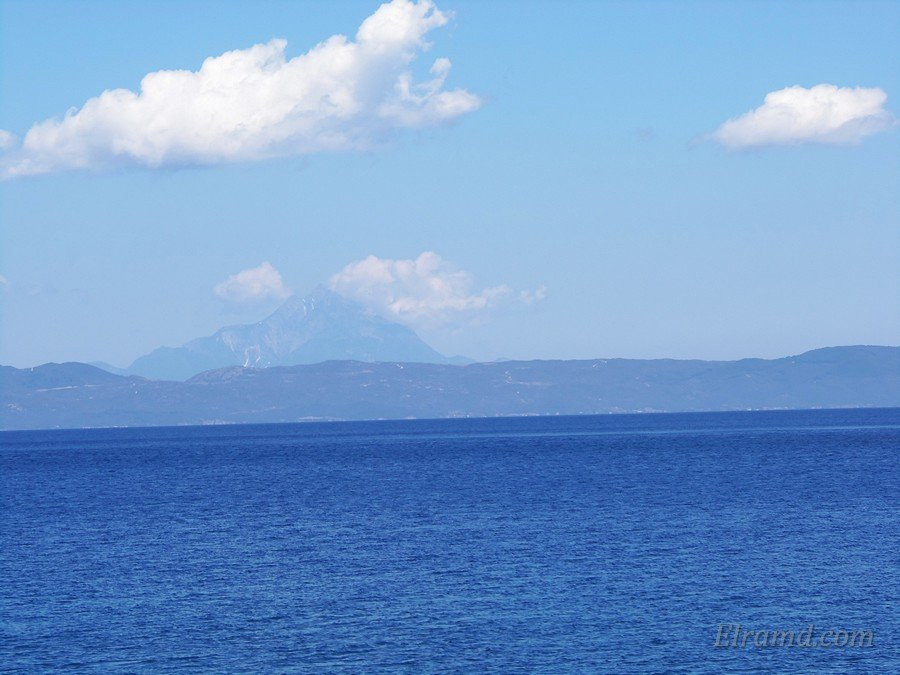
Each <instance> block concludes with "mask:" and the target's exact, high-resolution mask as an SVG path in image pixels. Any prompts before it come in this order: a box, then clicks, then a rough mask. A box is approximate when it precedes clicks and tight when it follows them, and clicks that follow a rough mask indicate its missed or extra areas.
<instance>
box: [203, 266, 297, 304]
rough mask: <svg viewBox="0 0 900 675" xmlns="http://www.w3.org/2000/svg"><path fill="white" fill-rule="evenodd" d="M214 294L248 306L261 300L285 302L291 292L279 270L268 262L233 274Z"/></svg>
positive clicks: (217, 286)
mask: <svg viewBox="0 0 900 675" xmlns="http://www.w3.org/2000/svg"><path fill="white" fill-rule="evenodd" d="M213 292H214V293H215V294H216V295H217V296H218V297H219V298H221V299H222V300H225V301H226V302H230V303H235V304H248V303H254V302H258V301H261V300H268V299H277V300H284V299H285V298H286V297H288V296H289V295H290V294H291V292H290V291H289V290H288V289H287V288H286V287H285V285H284V281H283V280H282V278H281V274H279V272H278V270H276V269H275V268H274V267H272V265H271V264H269V263H268V262H264V263H262V264H261V265H260V266H259V267H251V268H249V269H246V270H241V271H240V272H238V273H237V274H232V275H231V276H230V277H228V278H227V279H226V280H225V281H223V282H222V283H220V284H216V286H215V288H213Z"/></svg>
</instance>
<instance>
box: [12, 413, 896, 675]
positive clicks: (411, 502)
mask: <svg viewBox="0 0 900 675" xmlns="http://www.w3.org/2000/svg"><path fill="white" fill-rule="evenodd" d="M898 452H900V411H898V410H869V411H865V410H859V411H818V412H777V413H763V412H760V413H716V414H686V415H635V416H631V415H629V416H604V417H566V418H530V419H494V420H444V421H409V422H361V423H334V424H298V425H271V426H269V425H266V426H241V427H191V428H164V429H115V430H77V431H48V432H9V433H3V434H0V500H2V501H0V589H2V597H0V657H2V658H0V669H3V670H13V671H16V670H23V671H25V670H33V671H44V670H56V669H63V668H71V669H77V670H94V671H97V672H110V671H119V670H122V671H157V672H158V671H215V672H272V671H279V670H301V671H319V672H320V671H330V672H335V671H339V672H341V671H343V672H362V671H365V672H371V671H377V670H398V671H408V672H432V671H480V670H493V671H498V672H521V671H542V672H561V671H562V672H565V671H582V672H583V671H606V672H609V671H615V672H644V671H665V670H690V671H695V672H696V671H700V672H704V671H705V672H719V671H721V670H723V669H729V668H734V669H742V670H747V669H771V670H777V671H801V670H812V671H818V672H829V671H830V672H847V671H860V672H898V670H900V661H898V659H900V652H898V646H900V641H898V634H897V631H898V627H900V621H898V617H900V611H898V603H900V582H898V561H900V558H898V553H897V552H898V551H900V524H898V495H900V461H898ZM722 623H740V624H742V626H744V627H745V628H752V629H761V630H763V629H769V630H774V629H779V630H780V629H785V630H802V629H805V628H806V627H807V626H808V624H810V623H813V624H814V625H815V627H816V631H817V632H818V631H824V630H828V629H868V630H873V631H874V632H875V645H874V646H873V647H869V648H862V649H860V648H855V649H850V648H845V649H836V648H830V649H828V648H794V649H788V648H759V649H756V648H751V647H748V648H745V649H733V648H716V647H714V646H713V645H714V642H715V639H716V633H717V629H718V626H719V624H722Z"/></svg>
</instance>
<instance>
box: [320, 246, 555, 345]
mask: <svg viewBox="0 0 900 675" xmlns="http://www.w3.org/2000/svg"><path fill="white" fill-rule="evenodd" d="M329 286H330V287H331V289H332V290H333V291H335V292H336V293H338V294H339V295H342V296H344V297H346V298H349V299H351V300H355V301H356V302H359V303H360V304H362V305H364V306H366V307H369V308H370V309H372V310H373V311H375V312H377V313H378V314H381V315H382V316H386V317H388V318H390V319H393V320H396V321H400V322H402V323H406V324H408V325H412V326H416V327H419V328H435V327H438V326H441V325H443V324H446V323H449V322H451V321H458V320H460V319H464V318H466V317H471V316H473V315H474V314H476V313H480V312H482V311H484V310H486V309H489V308H491V307H493V306H495V305H496V304H498V303H499V302H501V301H503V300H505V299H507V298H510V297H512V289H510V288H509V286H506V285H501V286H494V287H491V288H484V289H481V290H475V288H474V286H475V283H474V280H473V278H472V275H471V274H469V273H468V272H465V271H463V270H460V269H457V268H456V267H454V266H453V265H451V264H450V263H448V262H447V261H445V260H443V259H442V258H441V257H440V256H439V255H438V254H436V253H432V252H430V251H427V252H425V253H422V254H421V255H419V257H417V258H415V259H414V260H390V259H386V258H378V257H376V256H374V255H370V256H369V257H368V258H365V259H364V260H359V261H356V262H352V263H350V264H349V265H347V266H346V267H345V268H344V269H343V270H341V271H340V272H338V273H337V274H335V275H334V276H332V277H331V279H330V280H329ZM539 293H540V294H541V296H543V291H542V290H541V291H539Z"/></svg>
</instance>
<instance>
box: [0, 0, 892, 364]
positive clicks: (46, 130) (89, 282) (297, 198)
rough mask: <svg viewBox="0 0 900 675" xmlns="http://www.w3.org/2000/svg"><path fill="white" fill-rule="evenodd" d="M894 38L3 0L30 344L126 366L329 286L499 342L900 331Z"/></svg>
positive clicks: (787, 27) (673, 351) (45, 351)
mask: <svg viewBox="0 0 900 675" xmlns="http://www.w3.org/2000/svg"><path fill="white" fill-rule="evenodd" d="M898 29H900V3H896V2H882V3H870V2H819V3H809V2H733V3H729V2H714V3H703V2H694V3H665V2H647V3H642V2H483V1H482V2H464V1H462V0H437V3H436V6H432V5H431V4H430V3H427V2H420V3H418V4H413V3H411V2H409V1H408V0H394V2H393V3H392V4H391V5H389V6H386V7H382V8H379V3H378V2H358V1H349V0H348V1H345V2H338V3H330V2H328V3H326V2H264V1H254V2H179V3H175V2H157V1H154V2H88V1H80V0H73V1H67V2H45V1H42V0H29V1H27V2H24V1H11V0H0V148H2V149H0V363H3V364H9V365H14V366H18V367H24V366H33V365H37V364H40V363H44V362H48V361H57V362H61V361H69V360H78V361H106V362H109V363H112V364H115V365H119V366H124V365H127V364H128V363H130V362H131V361H132V360H133V359H134V358H136V357H138V356H140V355H142V354H144V353H147V352H149V351H151V350H152V349H154V348H156V347H159V346H161V345H170V346H175V345H180V344H183V343H184V342H186V341H188V340H190V339H192V338H195V337H199V336H203V335H208V334H211V333H212V332H214V331H215V330H216V329H218V328H220V327H222V326H224V325H229V324H235V323H246V322H251V321H256V320H259V319H261V318H263V317H264V316H266V315H267V314H268V313H269V312H271V311H272V310H273V309H274V308H275V307H277V306H278V304H279V303H280V302H282V301H283V300H284V298H286V297H288V296H289V295H291V294H292V293H299V294H304V293H306V292H309V291H310V290H312V289H313V288H314V287H315V286H317V285H320V284H323V285H326V286H328V287H330V288H332V289H333V290H335V291H336V292H339V293H341V294H343V295H345V296H347V297H350V298H352V299H354V300H357V301H359V302H362V303H363V304H366V305H367V306H368V307H369V308H370V309H371V310H372V311H373V312H376V313H379V314H382V315H384V316H387V317H389V318H392V319H395V320H398V321H400V322H402V323H405V324H407V325H409V326H411V327H413V328H414V329H415V330H417V331H418V332H419V334H420V335H422V337H423V338H424V339H426V341H428V342H429V343H430V344H431V345H432V346H434V347H435V348H436V349H438V350H439V351H442V352H444V353H446V354H463V355H466V356H468V357H470V358H475V359H479V360H489V359H495V358H524V359H531V358H607V357H628V358H703V359H733V358H743V357H750V356H758V357H766V358H772V357H779V356H785V355H791V354H797V353H801V352H803V351H806V350H809V349H813V348H817V347H823V346H831V345H842V344H898V336H900V264H898V260H900V227H898V226H900V125H898V122H897V118H898V117H900V41H898V40H897V39H896V36H897V34H898ZM333 36H345V37H333ZM142 82H143V84H142ZM142 87H143V88H142ZM104 92H106V93H104Z"/></svg>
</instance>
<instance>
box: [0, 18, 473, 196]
mask: <svg viewBox="0 0 900 675" xmlns="http://www.w3.org/2000/svg"><path fill="white" fill-rule="evenodd" d="M447 21H448V16H447V14H444V13H442V12H441V11H439V10H438V9H437V8H436V7H435V5H434V4H433V2H432V1H431V0H418V2H413V1H411V0H393V1H392V2H389V3H386V4H383V5H381V6H380V7H379V8H378V9H377V10H376V11H375V13H374V14H372V15H371V16H370V17H368V18H367V19H366V20H365V21H364V22H363V23H362V25H361V26H360V28H359V30H358V31H357V33H356V39H355V40H350V39H348V38H346V37H345V36H343V35H334V36H332V37H330V38H328V39H327V40H325V41H324V42H321V43H320V44H318V45H316V46H315V47H313V48H312V49H311V50H309V51H308V52H306V53H305V54H302V55H300V56H297V57H295V58H292V59H288V58H287V57H286V56H285V47H286V45H287V43H286V41H285V40H281V39H274V40H271V41H270V42H268V43H267V44H259V45H255V46H253V47H250V48H249V49H241V50H235V51H231V52H226V53H224V54H222V55H220V56H216V57H210V58H208V59H206V60H205V61H204V62H203V65H202V66H201V67H200V69H199V70H198V71H196V72H192V71H187V70H177V71H172V70H169V71H167V70H161V71H157V72H153V73H150V74H149V75H147V76H145V77H144V78H143V80H142V81H141V86H140V91H139V92H134V91H131V90H128V89H113V90H108V91H105V92H103V93H102V94H101V95H100V96H97V97H96V98H92V99H90V100H88V101H87V102H86V103H85V104H84V105H83V106H82V107H81V108H80V109H78V110H76V109H73V110H70V111H69V112H68V113H66V115H65V117H64V118H62V119H61V120H59V119H50V120H46V121H43V122H40V123H37V124H35V125H34V126H32V127H31V129H30V130H29V131H28V133H27V134H26V135H25V138H24V140H23V141H22V144H21V146H20V147H17V148H14V149H12V150H11V151H10V152H9V153H7V155H6V157H5V159H4V160H3V162H2V175H3V176H4V177H6V178H9V177H13V176H21V175H29V174H40V173H47V172H51V171H59V170H70V169H90V168H98V167H104V166H110V165H115V164H135V165H140V166H147V167H161V166H172V165H185V164H189V165H190V164H194V165H209V164H219V163H226V162H239V161H250V160H259V159H265V158H271V157H280V156H288V155H303V154H308V153H313V152H319V151H328V150H352V149H365V148H370V147H373V146H374V145H377V144H378V143H380V142H382V141H384V140H386V139H387V138H389V137H390V135H391V133H392V132H394V131H396V130H397V129H401V128H404V127H421V126H427V125H434V124H439V123H442V122H447V121H450V120H453V119H455V118H457V117H459V116H460V115H463V114H465V113H467V112H470V111H473V110H475V109H477V108H478V107H479V105H480V100H479V99H478V97H477V96H475V95H474V94H471V93H469V92H468V91H465V90H464V89H454V90H444V88H443V87H444V81H445V79H446V77H447V74H448V73H449V70H450V61H449V60H448V59H445V58H439V59H437V60H436V61H435V62H434V65H433V66H432V67H431V74H432V79H430V80H428V81H427V82H424V83H419V84H415V83H414V82H413V81H412V76H411V75H410V73H409V71H408V66H409V65H410V64H411V63H412V62H413V61H414V60H415V59H416V58H417V57H418V56H419V55H420V54H421V53H422V52H423V51H425V50H426V49H428V47H429V46H430V45H429V44H428V43H427V42H426V41H425V37H426V35H427V34H428V33H429V32H430V31H431V30H433V29H435V28H437V27H440V26H443V25H444V24H446V23H447Z"/></svg>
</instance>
